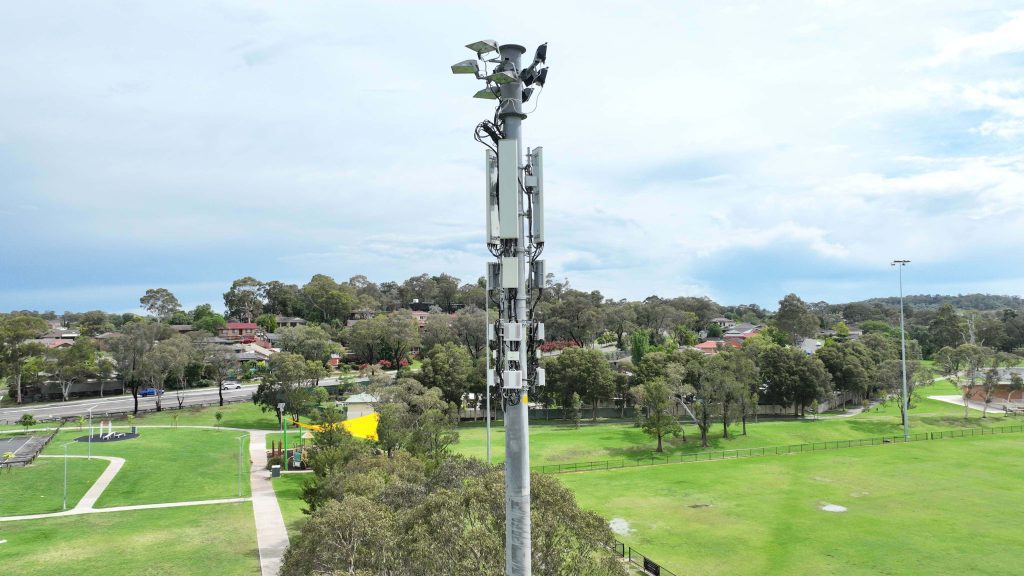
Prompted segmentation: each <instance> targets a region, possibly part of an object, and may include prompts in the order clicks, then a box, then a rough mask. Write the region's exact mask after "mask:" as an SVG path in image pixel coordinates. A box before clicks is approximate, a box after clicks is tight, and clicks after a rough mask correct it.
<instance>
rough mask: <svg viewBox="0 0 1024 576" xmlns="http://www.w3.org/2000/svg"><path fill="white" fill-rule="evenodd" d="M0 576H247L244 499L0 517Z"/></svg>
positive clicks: (251, 558)
mask: <svg viewBox="0 0 1024 576" xmlns="http://www.w3.org/2000/svg"><path fill="white" fill-rule="evenodd" d="M3 539H6V540H7V543H6V544H0V566H3V568H2V572H3V574H4V576H64V575H68V574H83V575H85V574H97V575H105V576H129V575H138V574H151V575H160V576H178V575H180V576H252V575H254V574H259V571H260V567H259V553H258V551H257V549H256V529H255V526H254V522H253V514H252V505H251V504H249V503H248V502H246V503H241V504H217V505H211V506H194V507H184V508H167V509H157V510H134V511H129V512H110V513H104V514H85V515H79V516H68V517H63V518H48V519H45V520H30V521H20V522H5V523H0V540H3Z"/></svg>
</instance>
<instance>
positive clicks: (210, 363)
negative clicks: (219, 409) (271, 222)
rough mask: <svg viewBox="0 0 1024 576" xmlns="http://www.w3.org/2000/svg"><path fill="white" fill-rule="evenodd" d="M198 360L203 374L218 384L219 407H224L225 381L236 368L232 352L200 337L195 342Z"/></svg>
mask: <svg viewBox="0 0 1024 576" xmlns="http://www.w3.org/2000/svg"><path fill="white" fill-rule="evenodd" d="M194 346H195V349H196V360H197V362H198V363H199V365H200V366H201V367H202V370H203V374H204V375H206V376H207V377H208V378H210V379H211V380H213V381H214V382H215V383H216V384H217V398H218V405H219V406H223V405H224V381H225V380H227V378H228V375H229V374H230V373H231V371H232V370H234V368H235V365H236V363H235V359H234V357H233V355H232V354H231V352H229V351H227V350H224V348H222V347H220V346H218V345H216V344H213V343H212V342H209V341H208V338H206V337H198V338H197V339H196V341H195V342H194Z"/></svg>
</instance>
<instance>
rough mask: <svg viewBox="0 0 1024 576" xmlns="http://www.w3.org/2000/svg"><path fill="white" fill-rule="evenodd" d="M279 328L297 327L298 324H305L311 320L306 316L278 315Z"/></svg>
mask: <svg viewBox="0 0 1024 576" xmlns="http://www.w3.org/2000/svg"><path fill="white" fill-rule="evenodd" d="M275 320H277V327H278V328H295V327H296V326H305V325H306V324H309V322H308V321H307V320H306V319H305V318H299V317H298V316H277V317H276V318H275Z"/></svg>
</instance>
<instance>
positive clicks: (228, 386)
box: [220, 382, 242, 390]
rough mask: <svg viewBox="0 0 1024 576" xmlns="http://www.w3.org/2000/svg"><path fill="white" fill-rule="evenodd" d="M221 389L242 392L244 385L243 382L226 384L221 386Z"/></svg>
mask: <svg viewBox="0 0 1024 576" xmlns="http://www.w3.org/2000/svg"><path fill="white" fill-rule="evenodd" d="M220 389H221V390H241V389H242V383H241V382H225V383H224V384H222V385H221V387H220Z"/></svg>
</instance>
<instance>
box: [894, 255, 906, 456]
mask: <svg viewBox="0 0 1024 576" xmlns="http://www.w3.org/2000/svg"><path fill="white" fill-rule="evenodd" d="M909 263H910V260H893V262H892V265H893V266H897V267H898V268H899V270H900V357H901V360H902V363H903V440H905V441H906V440H909V439H910V423H909V417H908V414H907V412H908V411H909V409H910V398H908V397H907V337H906V331H905V329H904V327H903V267H904V266H906V265H907V264H909Z"/></svg>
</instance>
